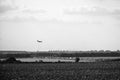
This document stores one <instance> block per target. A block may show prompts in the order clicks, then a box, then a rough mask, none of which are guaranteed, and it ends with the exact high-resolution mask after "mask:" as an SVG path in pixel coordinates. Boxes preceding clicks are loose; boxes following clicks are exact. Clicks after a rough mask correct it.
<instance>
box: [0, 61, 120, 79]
mask: <svg viewBox="0 0 120 80" xmlns="http://www.w3.org/2000/svg"><path fill="white" fill-rule="evenodd" d="M0 80H120V62H119V61H115V62H86V63H13V64H12V63H11V64H10V63H5V64H0Z"/></svg>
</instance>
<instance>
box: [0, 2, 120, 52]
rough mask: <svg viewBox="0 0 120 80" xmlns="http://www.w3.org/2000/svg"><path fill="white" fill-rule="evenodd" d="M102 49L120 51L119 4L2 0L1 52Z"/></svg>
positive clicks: (0, 5)
mask: <svg viewBox="0 0 120 80" xmlns="http://www.w3.org/2000/svg"><path fill="white" fill-rule="evenodd" d="M37 40H42V41H43V42H42V43H37ZM101 49H103V50H118V49H120V0H0V50H25V51H36V50H101Z"/></svg>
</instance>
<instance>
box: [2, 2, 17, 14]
mask: <svg viewBox="0 0 120 80" xmlns="http://www.w3.org/2000/svg"><path fill="white" fill-rule="evenodd" d="M16 9H17V6H15V5H14V2H13V0H0V13H5V12H8V11H13V10H16Z"/></svg>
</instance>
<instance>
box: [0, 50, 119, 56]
mask: <svg viewBox="0 0 120 80" xmlns="http://www.w3.org/2000/svg"><path fill="white" fill-rule="evenodd" d="M8 57H15V58H30V57H120V51H111V52H85V51H84V52H65V51H61V52H60V51H59V52H54V51H52V52H51V51H45V52H26V51H23V52H20V51H17V52H16V51H12V52H11V51H10V52H9V51H7V52H5V51H0V58H8Z"/></svg>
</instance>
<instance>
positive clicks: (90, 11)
mask: <svg viewBox="0 0 120 80" xmlns="http://www.w3.org/2000/svg"><path fill="white" fill-rule="evenodd" d="M64 14H67V15H90V16H109V15H120V9H117V10H109V9H107V8H103V7H91V8H86V7H82V8H80V9H79V10H75V9H73V10H69V9H67V10H64Z"/></svg>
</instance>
